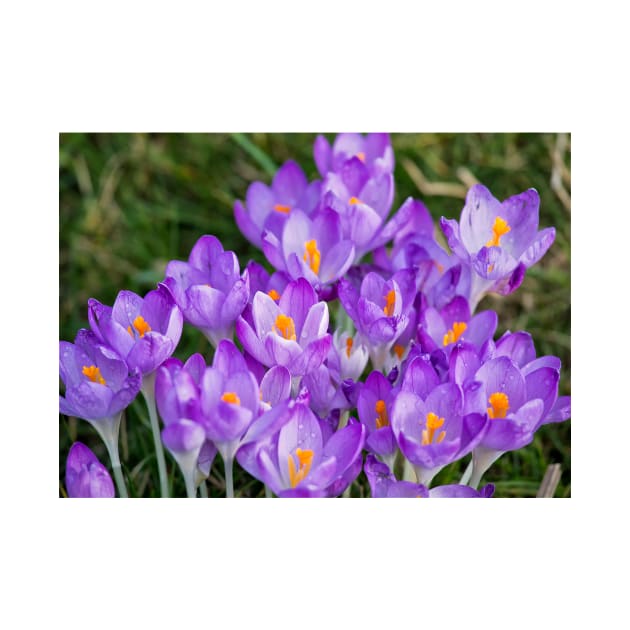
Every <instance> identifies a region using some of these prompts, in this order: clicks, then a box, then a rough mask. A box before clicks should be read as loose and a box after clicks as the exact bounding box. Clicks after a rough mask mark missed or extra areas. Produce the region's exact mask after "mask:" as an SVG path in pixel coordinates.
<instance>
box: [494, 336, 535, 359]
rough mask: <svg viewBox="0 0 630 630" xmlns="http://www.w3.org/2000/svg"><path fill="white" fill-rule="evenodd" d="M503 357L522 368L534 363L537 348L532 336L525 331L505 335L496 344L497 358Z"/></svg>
mask: <svg viewBox="0 0 630 630" xmlns="http://www.w3.org/2000/svg"><path fill="white" fill-rule="evenodd" d="M503 356H505V357H509V358H510V359H512V361H514V363H516V365H518V367H520V368H522V367H523V366H524V365H526V364H528V363H530V362H531V361H533V360H534V359H535V358H536V348H534V341H533V339H532V336H531V335H530V334H529V333H527V332H524V331H521V332H516V333H510V334H507V335H503V337H501V339H499V341H497V343H496V350H495V357H503ZM541 367H542V366H541Z"/></svg>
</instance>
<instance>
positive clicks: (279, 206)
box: [273, 203, 291, 214]
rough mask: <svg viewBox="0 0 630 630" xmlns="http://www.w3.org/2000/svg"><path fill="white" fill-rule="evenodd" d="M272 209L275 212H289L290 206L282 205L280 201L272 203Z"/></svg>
mask: <svg viewBox="0 0 630 630" xmlns="http://www.w3.org/2000/svg"><path fill="white" fill-rule="evenodd" d="M273 209H274V210H275V211H276V212H282V214H289V212H291V207H290V206H284V205H282V204H281V203H276V204H274V206H273Z"/></svg>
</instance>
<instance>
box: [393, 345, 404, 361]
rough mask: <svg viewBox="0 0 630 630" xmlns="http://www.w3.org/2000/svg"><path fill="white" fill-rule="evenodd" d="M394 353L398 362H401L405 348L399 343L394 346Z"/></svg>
mask: <svg viewBox="0 0 630 630" xmlns="http://www.w3.org/2000/svg"><path fill="white" fill-rule="evenodd" d="M394 352H395V353H396V356H397V357H398V360H399V361H400V360H401V359H402V358H403V354H405V346H401V345H400V344H399V343H397V344H396V345H395V346H394Z"/></svg>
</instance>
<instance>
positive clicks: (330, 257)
mask: <svg viewBox="0 0 630 630" xmlns="http://www.w3.org/2000/svg"><path fill="white" fill-rule="evenodd" d="M354 258H355V249H354V245H353V243H352V241H339V242H338V243H337V244H336V245H335V246H334V247H332V248H331V249H330V250H328V251H327V252H326V253H325V254H324V256H323V259H322V265H321V269H320V270H319V277H320V280H321V281H322V283H324V284H326V283H328V282H332V281H333V280H336V279H337V278H341V277H342V276H343V275H344V274H345V273H346V271H348V269H350V266H351V265H352V263H353V261H354Z"/></svg>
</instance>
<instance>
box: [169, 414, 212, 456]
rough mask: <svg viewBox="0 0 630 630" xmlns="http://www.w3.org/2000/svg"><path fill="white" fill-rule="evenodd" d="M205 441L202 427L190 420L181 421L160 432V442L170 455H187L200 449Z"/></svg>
mask: <svg viewBox="0 0 630 630" xmlns="http://www.w3.org/2000/svg"><path fill="white" fill-rule="evenodd" d="M205 440H206V432H205V431H204V430H203V427H202V426H201V425H200V424H198V423H197V422H193V421H192V420H186V419H181V420H178V421H177V422H173V423H171V424H169V425H168V426H166V427H165V428H164V429H163V430H162V442H164V446H166V448H167V449H168V450H169V451H170V452H171V453H187V452H190V451H195V450H197V449H200V448H201V445H202V444H203V443H204V442H205Z"/></svg>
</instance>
